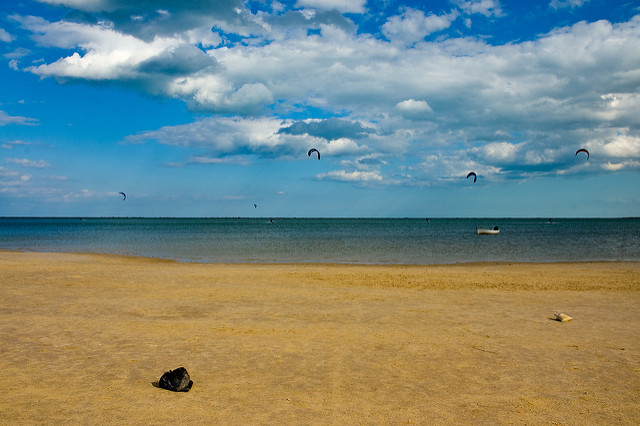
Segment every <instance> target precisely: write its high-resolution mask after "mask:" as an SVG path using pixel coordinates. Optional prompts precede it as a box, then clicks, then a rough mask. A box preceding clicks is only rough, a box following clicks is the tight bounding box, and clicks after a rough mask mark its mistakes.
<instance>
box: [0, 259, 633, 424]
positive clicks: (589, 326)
mask: <svg viewBox="0 0 640 426" xmlns="http://www.w3.org/2000/svg"><path fill="white" fill-rule="evenodd" d="M0 294H1V295H2V297H1V298H0V340H1V342H2V344H1V345H0V368H1V371H2V374H3V379H2V380H0V393H1V394H2V395H3V396H2V398H0V418H2V422H3V423H5V422H6V423H7V424H34V423H47V424H53V423H82V424H107V423H109V424H111V423H120V424H123V423H124V424H166V423H180V424H215V423H219V424H283V423H284V424H389V423H393V424H431V423H434V422H435V423H459V424H477V423H501V424H638V423H640V331H638V330H640V263H637V262H604V263H553V264H528V263H513V264H510V263H478V264H462V265H443V266H399V265H393V266H373V265H366V266H363V265H333V264H275V265H264V264H241V265H235V264H196V263H177V262H172V261H163V260H157V259H146V258H135V257H123V256H111V255H92V254H63V253H22V252H0ZM559 312H564V313H566V314H568V315H570V316H572V317H573V318H574V319H573V320H572V321H569V322H563V323H561V322H557V321H554V320H553V316H554V315H553V314H554V313H559ZM180 366H184V367H186V368H187V370H188V371H189V373H190V375H191V378H192V380H193V381H194V384H193V388H192V389H191V391H189V392H188V393H174V392H169V391H166V390H163V389H159V388H157V387H156V386H154V382H157V381H158V379H159V378H160V376H161V375H162V373H164V372H165V371H167V370H169V369H175V368H177V367H180Z"/></svg>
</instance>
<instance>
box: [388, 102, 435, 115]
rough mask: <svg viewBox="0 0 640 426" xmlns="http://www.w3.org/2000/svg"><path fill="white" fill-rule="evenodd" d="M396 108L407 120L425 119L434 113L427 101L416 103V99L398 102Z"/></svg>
mask: <svg viewBox="0 0 640 426" xmlns="http://www.w3.org/2000/svg"><path fill="white" fill-rule="evenodd" d="M396 108H397V109H398V110H399V111H400V112H401V113H402V114H403V115H404V116H405V117H407V118H413V119H424V118H426V115H427V114H430V113H432V112H433V109H431V107H430V106H429V104H428V103H427V102H426V101H416V100H415V99H407V100H406V101H402V102H398V103H397V104H396Z"/></svg>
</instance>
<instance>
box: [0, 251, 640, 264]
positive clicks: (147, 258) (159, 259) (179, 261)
mask: <svg viewBox="0 0 640 426" xmlns="http://www.w3.org/2000/svg"><path fill="white" fill-rule="evenodd" d="M3 253H24V254H28V253H41V254H47V253H48V254H53V255H71V256H75V255H78V256H83V255H87V256H104V257H114V258H118V257H121V258H125V259H127V258H131V259H140V260H145V261H157V262H168V263H176V264H184V265H189V264H195V265H232V266H243V265H247V266H249V265H256V266H259V265H269V266H287V265H289V266H296V265H298V266H363V267H364V266H372V267H385V266H388V267H396V266H397V267H406V268H412V267H418V268H420V267H440V266H442V267H445V266H480V265H515V266H517V265H572V264H573V265H581V264H616V263H620V264H640V260H601V259H600V260H553V261H545V260H540V261H537V260H532V261H522V260H471V261H457V262H450V263H392V262H387V263H380V262H378V263H375V262H372V263H364V262H363V263H360V262H335V261H331V262H320V261H299V262H294V261H282V262H273V261H266V262H265V261H246V262H242V261H229V262H222V261H211V262H210V261H204V260H182V259H176V258H171V257H159V256H158V257H155V256H145V255H138V254H121V253H109V252H86V251H48V250H43V251H40V250H30V249H29V250H14V249H0V255H2V254H3Z"/></svg>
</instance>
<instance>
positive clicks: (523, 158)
mask: <svg viewBox="0 0 640 426" xmlns="http://www.w3.org/2000/svg"><path fill="white" fill-rule="evenodd" d="M67 1H68V2H67V5H69V6H73V7H78V8H80V9H81V10H84V11H92V10H105V11H116V10H117V11H127V12H128V13H127V14H124V15H123V14H122V13H120V12H118V13H115V12H113V13H112V14H111V15H105V16H107V18H109V19H110V20H109V19H106V18H105V19H104V20H96V21H95V22H93V23H91V22H89V20H88V19H85V20H81V19H76V20H75V21H72V20H70V19H68V20H62V21H58V22H47V21H45V20H43V19H41V18H33V17H17V16H14V17H13V19H14V20H15V21H17V22H18V23H20V24H21V25H22V26H23V27H24V28H26V29H27V30H29V31H31V32H32V33H33V37H34V39H35V40H36V41H37V42H38V43H39V44H40V45H41V46H55V47H59V48H63V49H68V50H69V51H70V52H68V53H65V56H64V57H61V58H59V59H58V60H55V61H52V62H51V61H50V62H45V63H44V64H42V65H40V66H35V67H31V68H29V71H31V72H33V73H35V74H38V75H40V76H42V77H49V76H50V77H56V78H61V79H64V78H73V79H81V80H87V81H101V80H108V81H126V82H127V83H128V84H131V85H137V87H138V88H139V89H140V90H143V91H146V92H148V93H152V94H155V95H159V96H168V97H171V98H178V99H182V100H184V101H185V102H187V103H188V104H189V106H190V107H191V108H192V109H194V110H197V111H199V112H213V113H222V114H225V115H231V116H233V117H229V116H224V117H220V116H218V117H215V118H211V119H203V120H199V121H196V122H194V123H191V124H189V125H184V126H176V127H173V128H162V129H159V130H156V131H151V132H146V133H143V134H140V135H136V136H132V137H130V138H128V140H129V141H131V142H135V141H145V140H151V139H155V140H157V141H159V142H161V143H166V144H173V145H180V146H188V147H196V148H198V149H201V150H202V151H203V152H202V153H200V154H201V155H196V156H194V157H192V158H191V160H187V161H185V162H183V163H180V164H185V163H187V162H189V161H190V162H191V163H197V162H200V163H205V162H210V161H212V159H213V158H215V156H216V155H218V156H233V155H246V154H247V153H250V154H256V155H269V156H276V157H282V158H287V157H290V156H296V155H299V154H300V153H302V152H306V149H308V147H309V146H310V145H311V144H313V145H314V146H317V147H318V149H320V148H322V149H323V152H327V153H334V154H335V155H336V156H343V155H345V153H352V154H357V155H364V154H366V153H372V152H381V153H384V154H385V155H390V156H396V157H397V158H403V157H404V158H406V157H413V156H421V157H422V156H425V155H428V154H433V153H434V151H435V150H436V149H438V150H440V151H438V152H437V154H438V156H439V158H440V160H441V161H446V159H447V158H448V157H449V155H450V154H451V152H452V150H454V149H457V150H458V151H456V152H455V155H458V156H460V159H459V161H457V162H455V164H454V161H453V160H452V161H451V164H452V166H451V170H448V169H447V170H445V169H444V168H442V167H440V169H439V170H440V171H441V173H442V176H449V175H451V176H453V175H454V174H455V173H454V167H465V168H466V167H467V166H469V167H470V166H477V167H483V168H484V169H486V170H509V171H510V172H512V173H515V170H517V171H518V172H520V173H523V174H524V173H527V170H530V169H532V168H533V166H536V167H538V168H537V169H536V170H538V171H540V170H543V171H547V170H548V172H549V173H552V172H553V171H554V170H556V169H559V168H563V167H564V168H567V167H570V166H568V164H569V163H567V162H566V161H563V160H562V159H563V158H570V156H571V153H572V152H575V149H576V148H575V147H576V145H578V146H584V145H585V144H587V143H593V144H594V147H596V148H597V149H600V150H601V152H602V153H604V154H606V155H607V156H613V155H612V154H611V155H610V154H607V152H608V151H607V149H609V150H611V151H612V152H613V151H622V148H620V147H618V146H615V145H611V146H609V147H608V148H606V149H605V143H604V142H601V143H600V145H595V144H596V142H593V141H594V140H600V141H608V142H607V143H608V144H613V143H614V141H616V140H617V139H616V134H618V133H619V131H620V129H627V130H625V131H624V132H623V134H626V135H628V137H629V138H637V137H638V131H637V129H638V128H640V99H639V97H638V96H639V95H638V94H637V93H636V92H637V90H636V88H637V81H638V80H637V79H638V70H639V69H640V56H638V55H631V54H629V52H636V51H640V17H635V18H633V19H631V20H630V21H629V22H623V23H619V24H611V23H609V22H606V21H599V22H593V23H587V22H581V23H579V24H576V25H573V26H569V27H565V28H559V29H555V30H553V31H552V32H550V33H549V34H546V35H542V36H539V37H538V38H535V39H533V40H530V41H525V42H513V43H508V44H505V45H492V44H489V43H485V42H483V41H482V40H481V39H478V38H471V37H469V38H465V37H451V36H449V37H448V38H447V37H442V38H439V39H438V40H437V41H424V39H425V37H426V36H427V35H429V34H433V33H434V32H438V31H442V30H443V29H446V28H449V27H450V26H451V24H452V22H453V21H454V20H455V19H457V17H458V15H459V14H460V13H464V14H467V15H472V14H482V15H485V16H491V17H494V19H497V17H499V16H500V15H501V14H502V11H501V8H500V3H499V2H498V1H492V0H479V1H458V2H456V3H454V4H455V5H457V7H458V8H459V11H453V12H451V13H449V14H445V15H433V14H431V15H428V14H425V13H424V12H423V11H419V10H416V9H404V10H402V11H401V14H400V15H398V16H394V17H391V18H390V19H389V20H388V21H387V22H386V24H385V25H384V26H383V27H382V32H383V33H384V34H385V35H386V37H388V39H389V40H392V41H391V42H389V41H387V40H385V39H382V38H376V36H375V35H372V34H366V33H359V32H358V31H354V24H353V22H350V21H349V20H348V19H346V18H345V17H343V16H341V15H339V13H338V12H336V11H335V10H333V11H330V10H329V9H337V10H339V11H342V12H344V11H345V7H346V5H347V4H349V5H351V6H350V7H353V8H357V9H363V8H364V7H365V6H364V5H365V3H364V2H363V1H360V2H350V3H347V2H335V3H334V2H331V1H329V0H327V1H321V0H316V1H311V0H308V1H307V2H302V1H300V2H299V3H298V6H299V7H306V8H313V9H314V10H313V11H309V10H306V11H299V10H289V11H287V12H285V13H283V12H282V11H283V10H284V9H283V8H284V6H278V5H275V7H273V8H271V9H269V8H267V5H266V4H265V5H264V8H265V10H261V11H258V12H255V13H252V12H250V11H249V10H248V9H246V8H244V7H243V6H242V2H239V1H233V2H228V3H224V5H218V6H216V7H219V10H217V12H216V14H215V17H214V18H212V15H211V14H208V15H207V14H205V15H206V17H207V19H210V22H209V24H208V25H207V26H205V25H202V22H203V21H202V19H201V18H199V17H197V16H195V15H194V13H191V12H188V11H187V7H186V6H184V7H182V6H180V5H173V3H172V2H169V1H162V2H159V3H158V5H157V6H156V7H155V8H154V9H153V10H152V9H149V8H147V9H146V10H145V9H143V8H142V6H139V5H138V6H135V5H131V4H133V3H135V2H129V3H127V2H124V1H123V0H103V1H96V2H93V3H88V4H83V5H79V4H75V3H74V4H72V3H70V2H71V0H67ZM188 3H189V4H191V5H192V6H193V5H195V6H198V5H199V6H202V5H203V4H204V3H200V2H198V1H194V2H188ZM231 5H233V8H232V7H231ZM336 5H337V6H336ZM147 6H148V5H147ZM199 6H198V7H199ZM136 8H138V9H139V10H138V9H136ZM134 9H135V10H134ZM157 10H164V11H165V12H163V13H160V12H157ZM197 10H201V9H197ZM134 12H135V14H134ZM134 15H135V16H136V18H135V22H136V25H133V24H131V22H129V21H127V19H129V20H131V19H133V18H129V17H130V16H134ZM122 16H127V17H128V18H126V19H125V18H123V17H122ZM127 22H128V23H127ZM211 22H213V27H214V31H213V32H212V31H211V28H212V24H211ZM158 28H161V29H162V31H159V32H157V34H153V33H154V31H153V30H155V29H158ZM230 31H236V32H235V33H233V34H231V33H229V32H230ZM151 34H153V35H151ZM378 35H379V34H378ZM393 40H397V41H400V43H396V42H393ZM427 100H428V102H427ZM317 111H320V112H319V113H318V112H317ZM292 112H303V113H302V114H300V115H299V116H302V117H311V118H308V119H306V120H299V121H297V122H294V121H292V120H287V119H282V118H279V117H291V115H289V114H291V113H292ZM316 113H317V114H318V115H317V117H328V116H339V117H342V119H341V120H342V121H341V122H338V121H333V122H329V121H328V120H316V121H314V120H313V117H314V114H316ZM3 114H4V115H3ZM265 116H268V117H265ZM241 117H242V118H241ZM20 119H22V124H27V123H28V120H29V119H26V118H24V117H9V116H8V115H7V114H6V113H3V112H0V125H3V124H8V123H10V122H16V123H17V122H20ZM314 123H322V124H321V125H316V124H314ZM323 126H324V127H323ZM594 127H595V128H597V129H598V130H597V132H598V135H597V136H598V139H594V134H593V133H594V132H593V129H594ZM285 128H289V130H283V129H285ZM617 143H620V142H617ZM451 147H453V148H451ZM598 147H599V148H598ZM631 148H633V146H632V147H631ZM631 148H630V147H628V146H627V150H629V149H631ZM632 152H633V151H632ZM451 155H452V154H451ZM354 167H355V166H354ZM416 167H417V168H419V167H418V165H416ZM422 170H425V168H422ZM367 171H370V172H371V170H367ZM458 173H459V172H458ZM349 176H350V175H349ZM365 176H366V175H365ZM343 179H345V180H346V178H344V177H343Z"/></svg>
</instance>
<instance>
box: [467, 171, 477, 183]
mask: <svg viewBox="0 0 640 426" xmlns="http://www.w3.org/2000/svg"><path fill="white" fill-rule="evenodd" d="M469 176H473V183H475V182H476V180H477V179H478V175H476V172H469V174H468V175H467V179H469Z"/></svg>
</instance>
